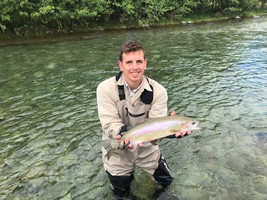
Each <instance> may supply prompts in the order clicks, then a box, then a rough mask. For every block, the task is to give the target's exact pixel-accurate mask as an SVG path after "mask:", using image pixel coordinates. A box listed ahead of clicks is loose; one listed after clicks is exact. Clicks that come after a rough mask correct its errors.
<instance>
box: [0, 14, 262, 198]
mask: <svg viewBox="0 0 267 200" xmlns="http://www.w3.org/2000/svg"><path fill="white" fill-rule="evenodd" d="M132 38H135V39H138V40H140V41H141V42H142V43H143V44H144V46H145V48H146V53H147V57H148V69H147V75H149V76H150V77H151V78H154V79H156V80H158V81H159V82H160V83H162V84H163V85H164V86H165V87H166V88H167V90H168V94H169V109H170V111H172V110H176V111H177V113H178V115H185V116H189V117H194V118H196V119H198V120H199V121H200V126H201V128H202V129H201V130H200V131H197V132H194V133H193V135H191V136H188V137H186V138H184V139H180V140H176V139H164V140H162V141H161V145H160V147H161V150H162V153H163V154H164V155H165V157H166V159H167V161H168V163H169V166H170V168H171V170H172V173H173V176H174V177H175V180H174V182H173V184H172V185H171V187H170V188H169V193H171V194H173V195H175V196H177V197H178V198H179V199H182V200H184V199H227V200H228V199H230V200H231V199H260V200H262V199H266V198H267V197H266V196H267V144H266V143H267V56H266V55H267V43H266V41H267V20H266V18H264V17H262V18H255V19H246V20H234V21H225V22H220V23H206V24H197V25H192V24H191V25H183V26H178V27H168V28H166V27H165V28H159V29H148V30H129V31H114V32H108V33H101V34H99V35H97V37H95V38H94V37H93V38H92V37H90V39H88V38H87V37H84V38H83V39H80V40H74V41H66V42H57V43H46V44H32V45H21V46H9V47H8V46H7V47H1V48H0V199H65V200H66V199H110V197H109V196H110V189H109V184H108V179H107V175H106V173H105V172H104V169H103V167H102V161H101V151H100V140H101V131H100V124H99V121H98V118H97V108H96V94H95V89H96V87H97V84H98V83H99V82H101V81H102V80H104V79H106V78H108V77H110V76H113V75H115V74H116V73H117V71H118V67H117V64H116V63H117V56H118V48H119V45H120V44H121V43H122V42H123V41H125V40H127V39H132ZM132 190H133V192H134V193H135V194H136V195H137V196H138V197H139V199H152V194H153V190H154V186H153V183H152V182H151V181H150V180H149V179H148V178H147V177H146V176H145V175H144V174H143V173H142V172H141V171H140V170H139V169H137V170H136V173H135V181H134V182H133V184H132Z"/></svg>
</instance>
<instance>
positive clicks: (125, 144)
mask: <svg viewBox="0 0 267 200" xmlns="http://www.w3.org/2000/svg"><path fill="white" fill-rule="evenodd" d="M121 137H122V136H121V135H117V136H116V137H115V139H116V140H120V139H121ZM137 146H138V147H142V146H144V144H143V143H139V144H138V145H137ZM133 148H134V145H133V144H131V142H130V140H129V139H128V138H126V139H125V140H122V141H121V142H120V146H119V149H121V150H122V149H133Z"/></svg>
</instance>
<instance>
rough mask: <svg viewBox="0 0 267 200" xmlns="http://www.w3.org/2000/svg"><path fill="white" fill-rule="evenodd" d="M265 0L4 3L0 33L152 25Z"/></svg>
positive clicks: (13, 0)
mask: <svg viewBox="0 0 267 200" xmlns="http://www.w3.org/2000/svg"><path fill="white" fill-rule="evenodd" d="M265 1H266V0H1V1H0V13H1V18H0V32H2V33H4V32H7V31H8V32H11V33H15V34H17V35H21V34H26V33H27V32H29V31H31V32H45V31H48V30H49V31H51V30H52V31H62V30H64V31H75V30H77V29H79V28H81V27H82V28H88V27H94V26H97V25H98V24H101V23H102V24H103V23H110V22H116V23H124V24H135V25H136V26H150V25H152V24H153V23H156V22H159V21H160V20H164V19H166V20H179V19H181V18H182V17H185V16H187V15H190V14H200V13H217V14H220V15H222V14H228V15H229V14H230V15H231V14H233V15H234V14H237V13H240V12H244V11H246V10H251V9H252V10H255V9H264V7H265Z"/></svg>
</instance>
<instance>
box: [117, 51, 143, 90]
mask: <svg viewBox="0 0 267 200" xmlns="http://www.w3.org/2000/svg"><path fill="white" fill-rule="evenodd" d="M146 65H147V60H146V59H145V58H144V52H143V51H142V50H139V51H136V52H130V53H127V54H126V53H123V54H122V61H119V67H120V70H121V71H122V72H123V75H124V79H125V81H126V82H127V84H128V85H129V86H130V88H131V89H135V88H137V87H138V86H139V85H140V83H141V82H142V78H143V75H144V72H145V69H146Z"/></svg>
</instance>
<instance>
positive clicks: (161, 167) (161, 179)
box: [153, 155, 173, 187]
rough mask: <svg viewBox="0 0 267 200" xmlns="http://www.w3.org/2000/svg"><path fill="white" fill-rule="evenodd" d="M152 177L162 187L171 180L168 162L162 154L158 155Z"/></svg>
mask: <svg viewBox="0 0 267 200" xmlns="http://www.w3.org/2000/svg"><path fill="white" fill-rule="evenodd" d="M153 177H154V179H155V181H157V182H158V183H160V184H161V185H162V186H164V187H166V186H168V185H170V184H171V183H172V181H173V177H172V176H171V172H170V169H169V167H168V164H167V162H166V160H165V159H164V157H163V156H162V155H160V159H159V164H158V168H157V169H156V170H155V172H154V174H153Z"/></svg>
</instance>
